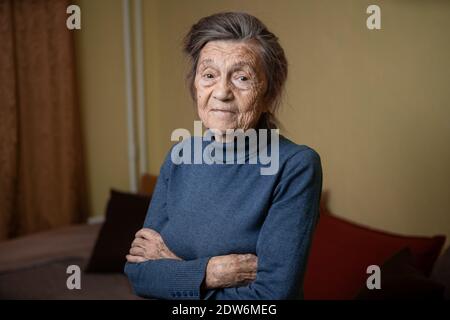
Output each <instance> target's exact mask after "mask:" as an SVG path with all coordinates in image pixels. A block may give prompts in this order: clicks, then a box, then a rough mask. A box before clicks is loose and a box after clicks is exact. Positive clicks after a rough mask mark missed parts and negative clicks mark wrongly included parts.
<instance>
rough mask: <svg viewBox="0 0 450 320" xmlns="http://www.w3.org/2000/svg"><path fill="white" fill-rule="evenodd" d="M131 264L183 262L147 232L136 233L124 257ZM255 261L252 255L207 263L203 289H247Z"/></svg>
mask: <svg viewBox="0 0 450 320" xmlns="http://www.w3.org/2000/svg"><path fill="white" fill-rule="evenodd" d="M126 258H127V261H128V262H131V263H142V262H145V261H148V260H158V259H174V260H180V261H183V259H181V258H180V257H178V256H177V255H175V254H174V253H173V252H172V251H171V250H170V249H169V248H168V247H167V245H166V244H165V243H164V240H163V239H162V237H161V235H160V234H159V233H158V232H157V231H155V230H153V229H149V228H143V229H141V230H139V231H138V232H137V233H136V236H135V239H134V241H133V242H132V244H131V249H130V253H129V254H128V255H127V256H126ZM257 264H258V258H257V256H255V255H254V254H229V255H223V256H215V257H212V258H210V259H209V261H208V263H207V267H206V275H205V278H204V280H203V281H202V284H201V287H202V289H204V290H206V289H217V288H228V287H236V286H243V285H246V284H248V283H250V282H252V281H253V280H255V278H256V270H257Z"/></svg>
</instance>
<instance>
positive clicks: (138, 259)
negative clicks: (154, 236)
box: [126, 254, 147, 263]
mask: <svg viewBox="0 0 450 320" xmlns="http://www.w3.org/2000/svg"><path fill="white" fill-rule="evenodd" d="M126 259H127V261H128V262H131V263H140V262H145V261H147V259H145V258H143V257H139V256H133V255H131V254H127V255H126Z"/></svg>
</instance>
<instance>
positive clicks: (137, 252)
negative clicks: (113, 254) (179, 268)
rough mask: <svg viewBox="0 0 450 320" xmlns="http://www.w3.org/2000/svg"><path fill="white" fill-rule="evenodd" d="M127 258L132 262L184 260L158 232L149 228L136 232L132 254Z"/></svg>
mask: <svg viewBox="0 0 450 320" xmlns="http://www.w3.org/2000/svg"><path fill="white" fill-rule="evenodd" d="M126 258H127V261H128V262H132V263H139V262H144V261H147V260H157V259H176V260H183V259H181V258H180V257H178V256H177V255H176V254H175V253H173V252H172V251H171V250H170V249H169V248H168V247H167V246H166V244H165V243H164V240H163V239H162V237H161V235H160V234H159V233H158V232H156V231H155V230H153V229H149V228H143V229H141V230H139V231H138V232H137V233H136V235H135V239H134V241H133V243H132V244H131V249H130V254H128V255H127V256H126Z"/></svg>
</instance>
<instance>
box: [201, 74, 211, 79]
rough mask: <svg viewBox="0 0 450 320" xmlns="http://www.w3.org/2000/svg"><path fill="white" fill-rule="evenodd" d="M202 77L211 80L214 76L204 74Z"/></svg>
mask: <svg viewBox="0 0 450 320" xmlns="http://www.w3.org/2000/svg"><path fill="white" fill-rule="evenodd" d="M203 77H204V78H206V79H213V78H214V75H213V74H212V73H207V74H204V75H203Z"/></svg>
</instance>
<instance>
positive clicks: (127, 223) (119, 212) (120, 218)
mask: <svg viewBox="0 0 450 320" xmlns="http://www.w3.org/2000/svg"><path fill="white" fill-rule="evenodd" d="M149 203H150V196H144V195H137V194H132V193H126V192H119V191H116V190H111V192H110V199H109V201H108V206H107V211H106V220H105V222H104V224H103V226H102V228H101V230H100V233H99V236H98V238H97V241H96V243H95V247H94V250H93V252H92V255H91V258H90V260H89V263H88V266H87V268H86V272H120V273H122V272H123V268H124V265H125V262H126V258H125V256H126V255H127V254H128V252H129V250H130V246H131V242H132V241H133V240H134V235H135V234H136V232H137V231H138V230H139V229H141V228H142V226H143V224H144V219H145V216H146V214H147V209H148V206H149Z"/></svg>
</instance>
